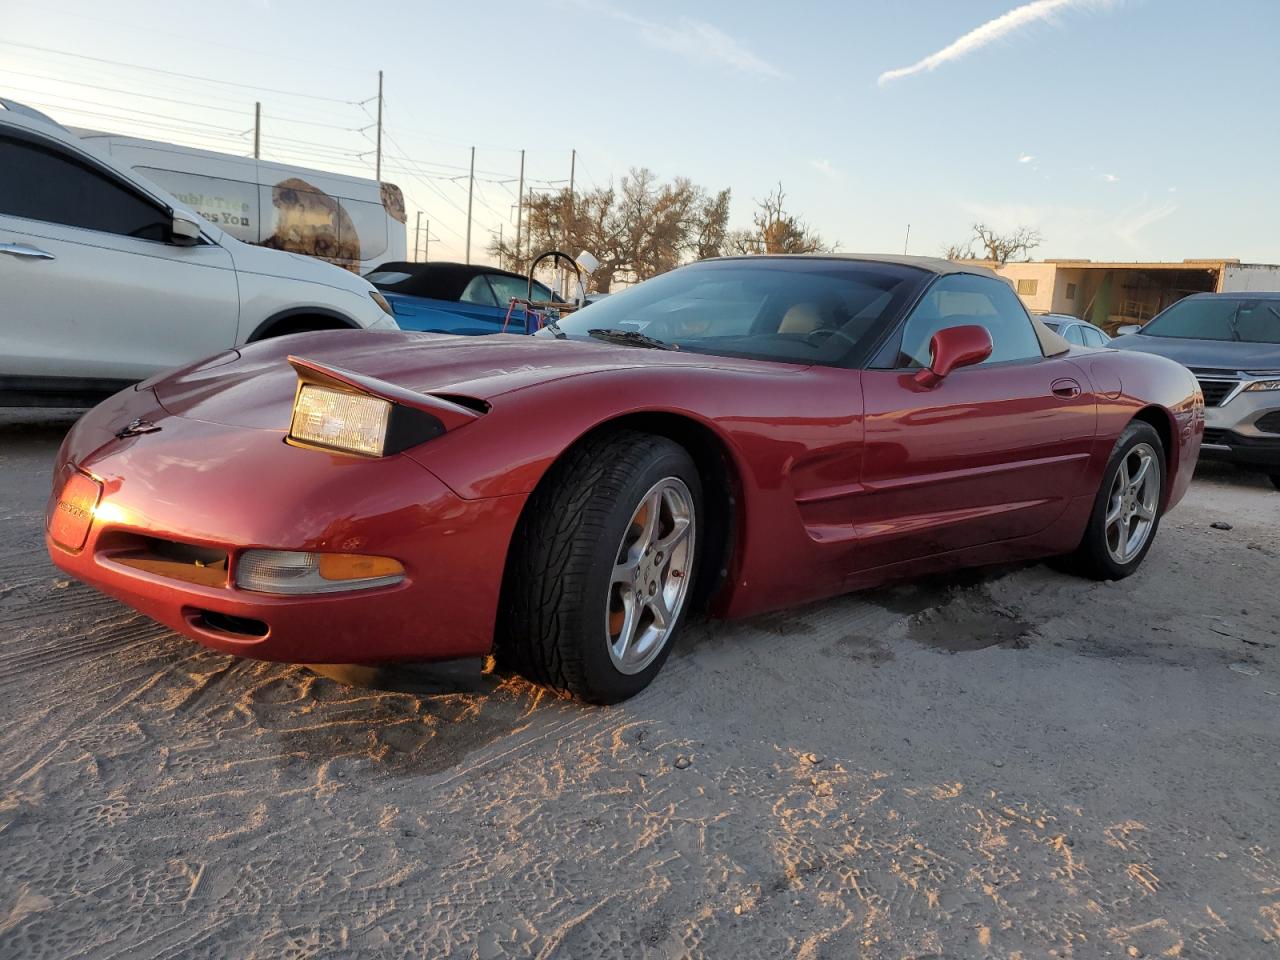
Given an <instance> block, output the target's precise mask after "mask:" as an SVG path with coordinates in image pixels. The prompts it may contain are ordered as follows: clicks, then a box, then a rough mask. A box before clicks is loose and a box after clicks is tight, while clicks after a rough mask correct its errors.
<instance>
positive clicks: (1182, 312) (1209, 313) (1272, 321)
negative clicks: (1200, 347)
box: [1142, 297, 1280, 343]
mask: <svg viewBox="0 0 1280 960" xmlns="http://www.w3.org/2000/svg"><path fill="white" fill-rule="evenodd" d="M1142 332H1143V333H1144V334H1145V335H1147V336H1150V337H1183V338H1186V339H1188V340H1240V341H1243V342H1245V343H1280V300H1260V299H1250V298H1248V297H1202V298H1201V297H1198V298H1194V299H1187V300H1179V301H1178V302H1177V303H1175V304H1174V305H1173V306H1171V307H1170V308H1169V309H1168V310H1166V311H1164V313H1162V314H1160V315H1159V316H1158V317H1156V318H1155V319H1154V320H1152V321H1151V322H1150V323H1148V324H1147V325H1146V326H1145V327H1143V328H1142Z"/></svg>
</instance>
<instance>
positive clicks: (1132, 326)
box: [1116, 323, 1142, 337]
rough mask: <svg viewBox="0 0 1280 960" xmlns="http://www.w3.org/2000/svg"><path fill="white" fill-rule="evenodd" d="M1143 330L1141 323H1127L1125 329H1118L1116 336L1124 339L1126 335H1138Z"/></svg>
mask: <svg viewBox="0 0 1280 960" xmlns="http://www.w3.org/2000/svg"><path fill="white" fill-rule="evenodd" d="M1141 329H1142V324H1140V323H1126V324H1125V325H1124V326H1123V327H1117V328H1116V336H1117V337H1123V336H1124V335H1125V334H1126V333H1137V332H1138V331H1139V330H1141Z"/></svg>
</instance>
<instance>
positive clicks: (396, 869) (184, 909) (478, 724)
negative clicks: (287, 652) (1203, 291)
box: [0, 413, 1280, 958]
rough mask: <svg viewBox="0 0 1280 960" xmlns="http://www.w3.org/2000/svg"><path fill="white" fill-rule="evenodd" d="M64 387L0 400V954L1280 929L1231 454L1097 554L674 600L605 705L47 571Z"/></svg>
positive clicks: (1272, 738)
mask: <svg viewBox="0 0 1280 960" xmlns="http://www.w3.org/2000/svg"><path fill="white" fill-rule="evenodd" d="M66 425H67V421H66V420H65V419H63V420H58V419H57V418H53V419H50V417H49V415H47V414H31V413H26V414H15V413H10V414H6V415H5V416H4V417H0V956H2V957H6V958H8V957H15V958H16V957H23V958H27V957H31V958H44V957H93V958H115V957H130V958H133V957H272V958H274V957H287V958H300V957H311V956H341V957H384V956H388V957H394V956H406V957H443V956H459V957H484V958H488V957H506V956H513V957H548V956H557V957H577V958H584V957H677V956H693V957H716V958H719V957H771V958H772V957H790V956H805V957H828V956H830V957H895V958H897V957H987V956H989V957H1018V956H1021V957H1026V958H1030V957H1044V956H1057V957H1107V956H1115V957H1129V956H1175V957H1176V956H1182V957H1197V956H1201V957H1208V956H1212V957H1225V958H1243V957H1276V956H1280V649H1278V648H1277V644H1278V643H1280V636H1278V635H1277V630H1278V629H1280V596H1278V591H1277V587H1280V493H1274V492H1271V490H1270V488H1269V487H1267V486H1265V485H1264V483H1263V482H1261V481H1259V480H1255V479H1253V478H1250V477H1248V476H1247V475H1243V474H1238V473H1235V472H1234V471H1230V470H1223V469H1217V470H1208V469H1204V468H1202V475H1201V477H1199V478H1198V479H1197V480H1196V482H1195V484H1194V486H1193V488H1192V491H1191V494H1190V495H1189V497H1188V499H1187V501H1186V502H1185V503H1184V504H1183V505H1182V507H1181V508H1180V509H1179V510H1178V511H1177V512H1175V513H1174V514H1172V515H1171V516H1170V517H1169V518H1168V519H1167V521H1166V523H1165V525H1164V528H1163V529H1162V530H1161V533H1160V538H1159V540H1158V542H1157V543H1156V545H1155V548H1154V550H1153V551H1152V553H1151V555H1150V556H1149V558H1148V560H1147V563H1146V565H1145V566H1144V568H1143V570H1142V572H1141V573H1140V574H1139V575H1137V576H1135V577H1133V578H1131V579H1130V580H1127V581H1125V582H1123V583H1120V584H1094V583H1089V582H1085V581H1081V580H1076V579H1072V578H1070V577H1067V576H1064V575H1062V574H1059V573H1056V572H1054V571H1052V570H1050V569H1048V568H1047V567H1044V566H1041V565H1035V566H1027V567H1019V568H1016V569H1002V570H992V571H984V572H982V573H979V574H966V575H962V576H958V577H953V578H948V579H939V580H932V581H930V582H928V583H926V584H922V585H914V586H904V587H896V588H893V589H887V590H880V591H875V592H872V593H867V594H861V595H856V596H851V597H846V598H843V599H840V600H836V601H832V602H828V603H822V604H818V605H814V606H810V607H807V608H804V609H801V610H798V611H794V612H789V613H784V614H778V615H773V616H768V617H762V618H759V619H756V620H754V621H750V622H746V623H739V624H724V623H710V624H696V625H694V626H693V629H692V630H691V631H690V633H688V634H686V637H685V640H684V642H683V644H682V646H681V647H680V649H678V650H677V651H676V652H675V653H674V655H673V656H672V659H671V660H670V661H669V662H668V664H667V666H666V669H665V670H664V671H663V673H662V675H661V676H660V677H659V679H658V681H657V682H656V683H655V684H654V686H653V687H652V688H651V689H650V690H649V691H647V692H646V693H645V694H643V695H642V696H640V697H638V698H636V699H635V700H633V701H631V702H630V703H627V704H625V705H623V706H620V707H614V708H608V709H601V708H586V707H582V706H580V705H578V704H576V703H572V702H566V701H563V700H558V699H554V698H552V697H550V696H547V695H546V694H545V693H543V692H541V691H540V690H538V689H536V688H533V687H530V686H529V685H527V684H525V683H523V682H520V681H518V680H513V679H507V680H503V681H497V680H493V681H484V682H480V683H478V684H477V686H476V689H475V690H474V691H473V692H462V693H423V692H389V691H386V690H375V689H368V688H360V687H352V686H348V685H344V684H341V683H338V682H335V681H334V680H332V679H327V678H323V677H320V676H317V675H316V674H315V673H313V672H311V671H310V670H308V669H307V668H305V667H297V666H281V665H275V664H264V663H255V662H251V661H245V660H235V659H232V658H231V657H228V656H222V655H217V654H214V653H209V652H206V651H204V650H202V649H200V648H199V647H197V646H195V645H193V644H191V643H188V642H187V641H185V640H182V639H179V638H177V637H175V636H173V635H172V634H170V633H168V632H167V631H165V630H164V629H162V628H161V627H159V626H157V625H155V624H153V623H151V622H149V621H148V620H146V619H144V618H143V617H141V616H139V615H136V614H134V613H133V612H131V611H130V610H128V609H126V608H125V607H123V606H121V605H119V604H117V603H115V602H114V601H111V600H108V599H106V598H104V597H101V596H99V595H97V594H96V593H94V592H93V591H92V590H90V589H88V588H87V587H83V586H81V585H79V584H78V583H69V582H67V581H66V580H65V579H63V578H62V577H61V576H59V575H58V574H57V573H56V572H55V570H54V568H53V567H52V566H51V565H50V564H49V562H48V560H47V559H46V557H45V555H44V549H43V546H42V545H41V539H40V530H41V512H42V509H43V505H44V500H45V496H46V492H47V484H48V476H49V466H50V463H51V460H52V457H53V454H54V451H55V449H56V447H57V444H58V442H59V440H60V437H61V432H62V430H63V429H65V426H66ZM1217 520H1225V521H1228V522H1230V523H1231V524H1233V525H1234V526H1233V529H1231V530H1229V531H1220V530H1214V529H1211V528H1210V526H1209V524H1210V523H1211V522H1213V521H1217ZM406 682H412V683H418V684H422V683H423V682H424V681H423V680H422V679H421V678H420V677H418V678H414V677H410V678H409V680H407V681H406ZM418 689H419V690H421V689H425V688H424V687H421V686H419V688H418Z"/></svg>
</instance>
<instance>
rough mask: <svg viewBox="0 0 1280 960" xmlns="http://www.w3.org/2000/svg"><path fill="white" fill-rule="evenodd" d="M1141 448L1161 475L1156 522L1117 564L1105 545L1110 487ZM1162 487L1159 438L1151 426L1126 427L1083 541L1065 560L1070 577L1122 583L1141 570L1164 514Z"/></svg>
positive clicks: (1162, 456)
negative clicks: (1145, 447)
mask: <svg viewBox="0 0 1280 960" xmlns="http://www.w3.org/2000/svg"><path fill="white" fill-rule="evenodd" d="M1141 444H1146V445H1148V446H1149V447H1151V449H1152V450H1154V451H1155V458H1154V463H1153V464H1152V467H1151V469H1158V470H1159V471H1160V475H1159V487H1158V489H1159V491H1160V492H1159V496H1158V497H1157V499H1156V507H1155V519H1154V520H1152V521H1151V527H1150V530H1149V532H1148V533H1147V535H1146V540H1145V542H1144V543H1143V545H1142V547H1141V549H1140V550H1138V552H1137V553H1136V554H1135V555H1134V556H1133V557H1132V558H1130V559H1129V560H1128V561H1127V562H1125V563H1120V562H1118V561H1117V560H1116V558H1115V557H1113V556H1112V554H1111V551H1110V550H1109V549H1108V545H1107V524H1106V515H1107V509H1108V507H1109V506H1110V504H1111V490H1112V486H1113V484H1114V483H1115V479H1116V474H1117V473H1118V472H1119V470H1120V465H1121V463H1122V461H1124V459H1125V458H1126V457H1128V456H1129V455H1130V453H1132V452H1133V450H1134V448H1136V447H1138V446H1139V445H1141ZM1164 485H1165V452H1164V444H1163V443H1162V442H1161V440H1160V434H1159V433H1157V432H1156V429H1155V427H1153V426H1151V424H1149V423H1146V422H1144V421H1142V420H1134V421H1133V422H1132V423H1130V424H1129V425H1128V426H1127V427H1125V430H1124V433H1122V434H1120V439H1119V440H1117V441H1116V445H1115V447H1114V449H1112V451H1111V457H1110V459H1109V460H1108V461H1107V469H1106V471H1105V472H1104V473H1103V475H1102V484H1101V485H1100V486H1099V487H1098V494H1097V496H1096V497H1095V499H1094V502H1093V512H1092V513H1090V514H1089V526H1088V527H1087V528H1086V529H1085V533H1084V539H1083V540H1081V542H1080V546H1079V547H1078V548H1077V549H1076V552H1075V553H1074V554H1072V555H1071V556H1070V557H1069V558H1067V564H1066V566H1067V568H1068V569H1069V570H1071V572H1073V573H1077V574H1080V575H1081V576H1085V577H1092V578H1093V579H1095V580H1123V579H1124V578H1125V577H1127V576H1130V575H1131V574H1133V573H1135V572H1136V571H1137V569H1138V567H1140V566H1142V561H1143V559H1144V558H1145V557H1146V555H1147V551H1149V550H1150V549H1151V544H1153V543H1154V542H1155V539H1156V534H1157V533H1158V532H1159V530H1160V519H1161V517H1162V516H1163V511H1164V494H1165V489H1164Z"/></svg>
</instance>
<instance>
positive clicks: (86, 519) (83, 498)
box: [48, 473, 102, 552]
mask: <svg viewBox="0 0 1280 960" xmlns="http://www.w3.org/2000/svg"><path fill="white" fill-rule="evenodd" d="M101 496H102V484H100V483H99V482H98V481H97V480H95V479H93V477H90V476H87V475H85V474H83V473H73V474H72V475H71V476H70V478H69V479H68V480H67V482H66V484H65V485H64V486H63V488H62V489H61V490H60V491H58V499H57V500H56V501H55V502H54V505H53V510H52V511H50V513H49V520H48V530H49V536H50V537H52V538H53V542H54V543H56V544H57V545H58V546H60V547H62V548H64V549H66V550H71V551H73V552H74V551H76V550H80V549H81V548H83V547H84V542H85V541H86V540H87V539H89V527H91V526H92V525H93V517H94V513H95V511H97V509H98V499H99V498H100V497H101Z"/></svg>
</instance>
